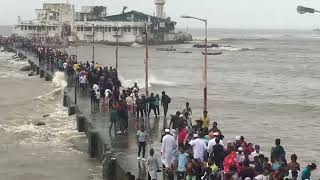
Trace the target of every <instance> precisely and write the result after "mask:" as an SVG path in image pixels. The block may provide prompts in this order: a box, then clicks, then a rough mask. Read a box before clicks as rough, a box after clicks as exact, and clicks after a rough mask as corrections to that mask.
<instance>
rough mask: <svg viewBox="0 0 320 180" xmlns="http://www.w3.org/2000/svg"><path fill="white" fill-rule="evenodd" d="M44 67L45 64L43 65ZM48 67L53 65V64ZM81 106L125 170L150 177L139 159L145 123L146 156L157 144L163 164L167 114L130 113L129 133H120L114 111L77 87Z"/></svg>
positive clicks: (72, 95) (157, 155) (32, 55)
mask: <svg viewBox="0 0 320 180" xmlns="http://www.w3.org/2000/svg"><path fill="white" fill-rule="evenodd" d="M21 52H23V53H24V54H25V55H27V56H28V59H29V60H31V61H33V62H34V63H35V64H37V65H39V63H38V62H39V61H38V58H37V57H35V56H34V54H32V53H29V52H26V51H21ZM47 67H48V66H47ZM47 67H46V68H47ZM41 68H44V66H43V65H42V66H41ZM48 69H51V67H49V68H48ZM54 71H55V70H54ZM54 71H53V73H54ZM53 73H52V74H53ZM69 93H70V97H75V88H71V91H70V92H69ZM73 101H75V100H73ZM77 106H78V107H79V110H80V111H81V113H82V114H83V115H84V116H85V117H86V118H87V120H88V121H90V122H92V123H91V124H92V125H93V128H94V129H96V130H97V131H98V133H99V134H100V135H101V137H102V138H103V139H104V142H107V143H108V144H110V148H111V151H112V152H113V153H114V154H115V157H116V158H117V162H118V163H119V165H120V167H121V168H122V169H123V170H124V171H126V172H131V173H132V174H133V175H135V177H136V179H141V180H143V179H147V172H146V165H145V162H144V161H142V160H140V161H139V160H137V154H138V146H137V140H136V133H137V131H138V127H140V126H141V125H142V124H144V126H145V129H146V132H147V134H148V137H149V140H150V141H151V144H150V145H147V147H146V156H145V157H146V158H147V157H148V155H149V150H150V148H154V150H155V156H156V157H157V158H158V162H159V165H160V166H161V164H162V163H161V159H160V148H161V143H160V139H161V133H162V129H164V127H166V124H167V120H166V118H164V117H160V118H155V117H152V113H151V115H150V116H151V118H150V119H145V120H140V121H138V120H137V118H136V117H135V116H134V115H132V114H130V115H129V128H128V132H127V133H126V134H117V133H116V132H115V130H114V128H113V129H112V131H111V133H109V127H110V115H109V110H108V108H107V106H106V105H101V106H100V108H98V107H91V99H90V96H89V92H88V91H83V92H82V91H81V90H80V89H79V88H77ZM158 177H159V179H164V178H163V174H162V173H161V172H160V173H158Z"/></svg>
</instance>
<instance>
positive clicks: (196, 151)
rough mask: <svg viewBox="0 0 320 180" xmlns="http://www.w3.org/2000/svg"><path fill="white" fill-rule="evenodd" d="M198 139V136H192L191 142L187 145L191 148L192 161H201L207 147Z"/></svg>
mask: <svg viewBox="0 0 320 180" xmlns="http://www.w3.org/2000/svg"><path fill="white" fill-rule="evenodd" d="M198 137H199V136H198V134H194V135H193V140H191V141H190V142H189V144H190V145H191V146H192V150H193V157H194V159H200V160H201V161H203V160H204V153H205V152H206V150H207V146H206V143H205V142H204V141H203V140H201V139H199V138H198Z"/></svg>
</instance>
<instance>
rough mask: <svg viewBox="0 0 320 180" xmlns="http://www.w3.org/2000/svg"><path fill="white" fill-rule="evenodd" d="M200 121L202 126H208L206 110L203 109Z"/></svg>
mask: <svg viewBox="0 0 320 180" xmlns="http://www.w3.org/2000/svg"><path fill="white" fill-rule="evenodd" d="M200 121H201V122H202V128H209V124H210V120H209V117H208V111H203V115H202V116H201V118H200Z"/></svg>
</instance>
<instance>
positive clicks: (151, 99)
mask: <svg viewBox="0 0 320 180" xmlns="http://www.w3.org/2000/svg"><path fill="white" fill-rule="evenodd" d="M148 102H149V110H148V118H150V112H151V110H153V112H154V115H155V116H156V118H158V115H157V112H156V98H155V97H154V94H153V93H151V95H150V97H149V98H148Z"/></svg>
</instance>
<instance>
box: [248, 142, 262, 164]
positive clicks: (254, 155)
mask: <svg viewBox="0 0 320 180" xmlns="http://www.w3.org/2000/svg"><path fill="white" fill-rule="evenodd" d="M254 149H255V151H253V152H252V153H251V155H250V161H253V160H254V157H256V156H259V155H260V154H263V153H262V152H261V151H260V146H259V145H258V144H256V145H255V146H254Z"/></svg>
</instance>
